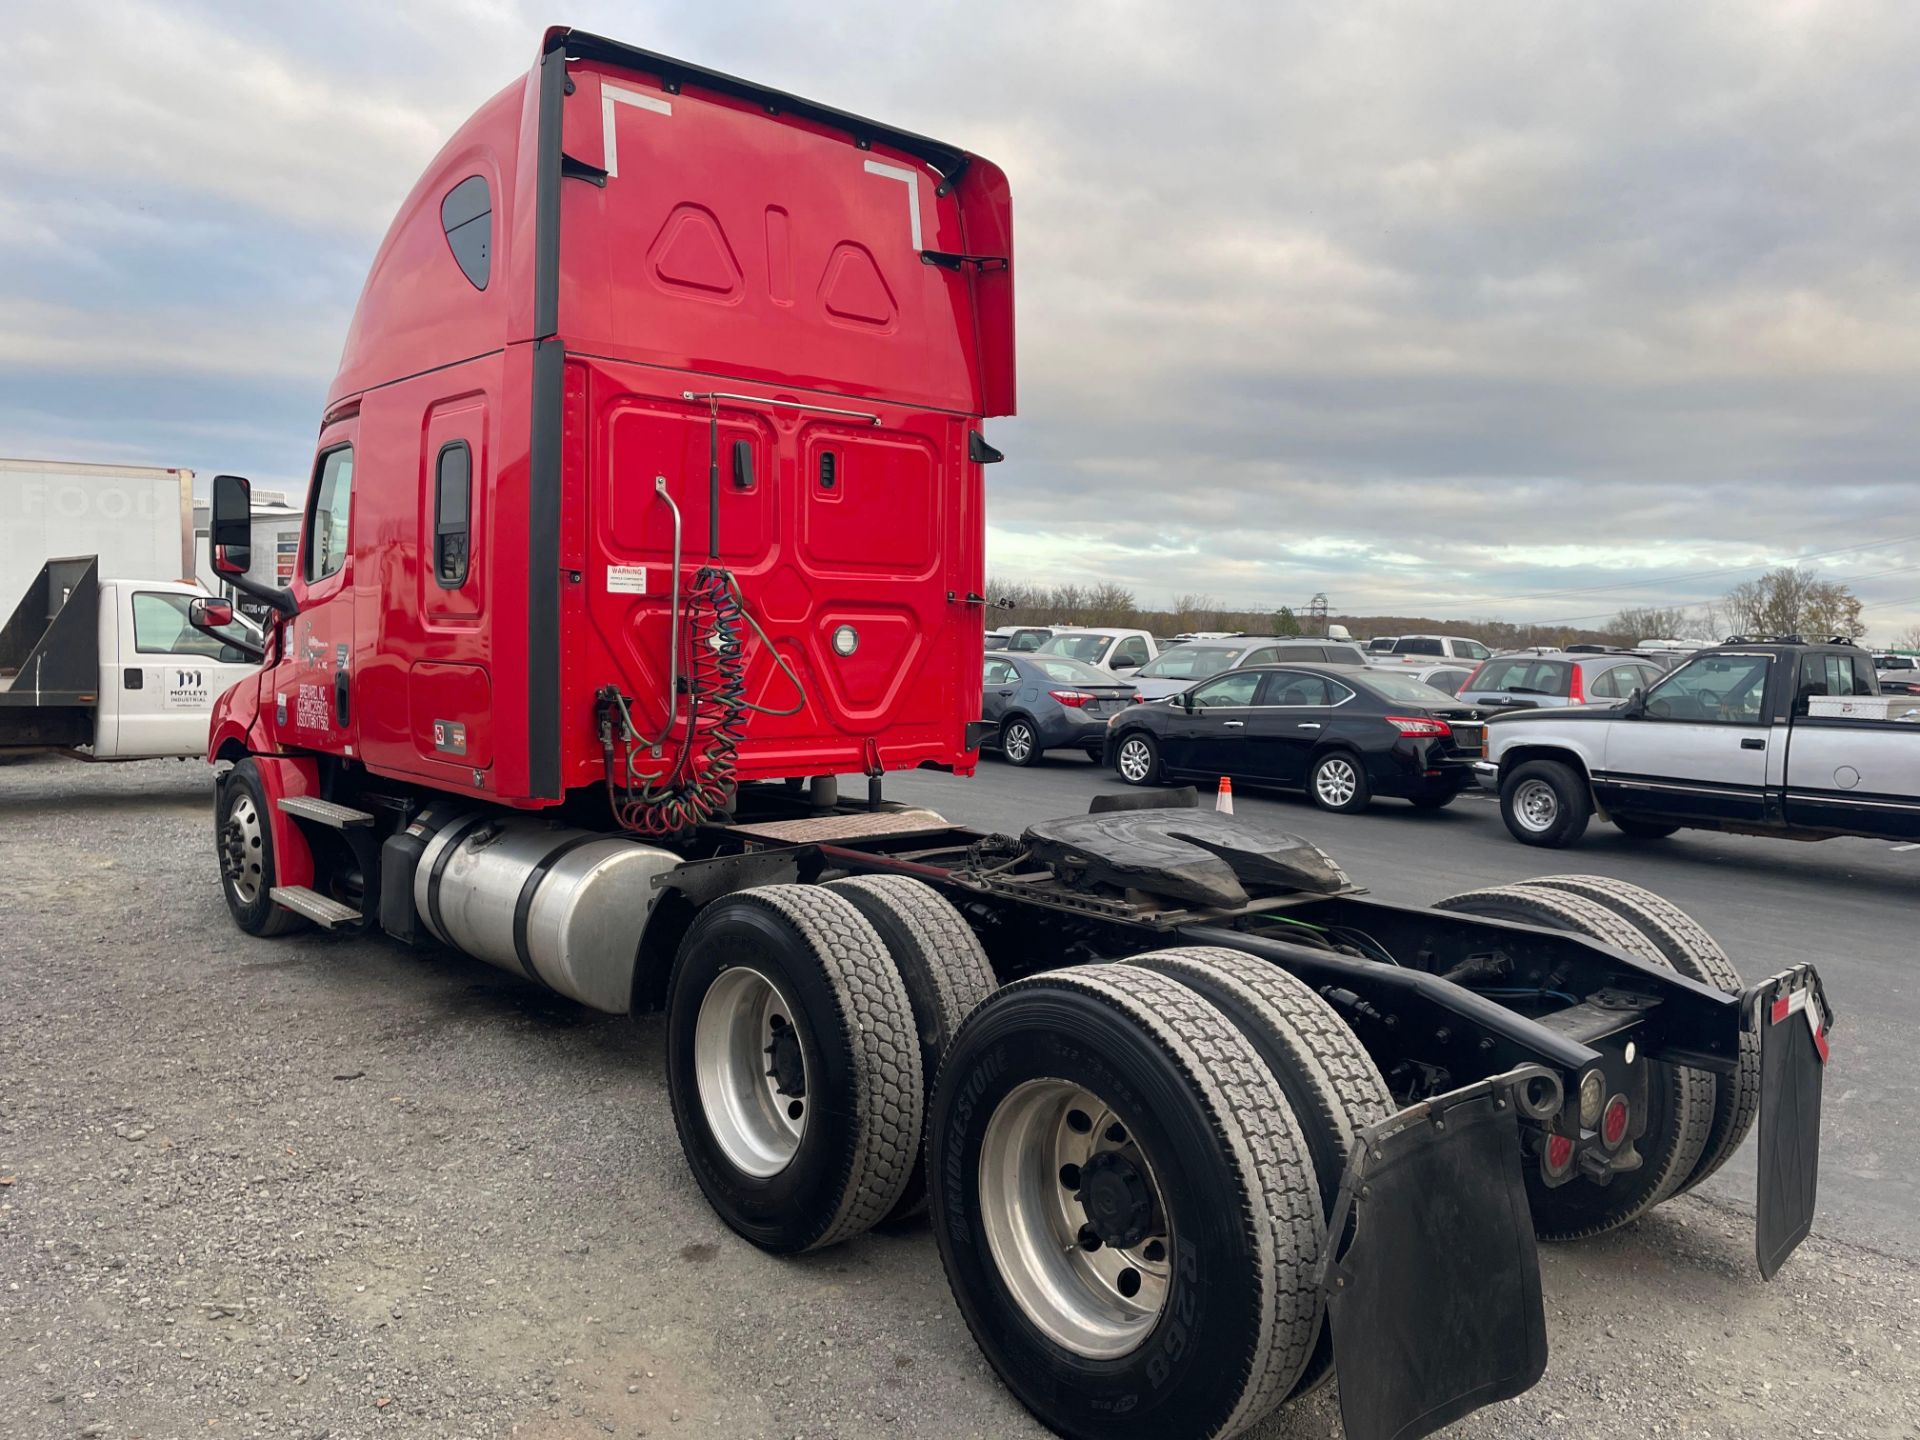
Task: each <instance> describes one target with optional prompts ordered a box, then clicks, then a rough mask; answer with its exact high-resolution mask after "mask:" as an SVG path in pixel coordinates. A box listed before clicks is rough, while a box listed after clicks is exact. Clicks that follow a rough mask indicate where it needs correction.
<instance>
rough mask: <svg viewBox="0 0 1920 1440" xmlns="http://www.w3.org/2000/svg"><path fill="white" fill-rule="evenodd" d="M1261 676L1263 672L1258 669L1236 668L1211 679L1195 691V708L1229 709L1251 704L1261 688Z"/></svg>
mask: <svg viewBox="0 0 1920 1440" xmlns="http://www.w3.org/2000/svg"><path fill="white" fill-rule="evenodd" d="M1260 677H1261V672H1260V671H1257V670H1234V671H1229V672H1228V673H1227V674H1225V675H1222V676H1221V677H1220V678H1219V679H1218V680H1209V681H1208V682H1207V683H1206V684H1205V685H1202V686H1201V687H1200V688H1199V689H1197V690H1195V691H1194V692H1193V708H1194V709H1196V710H1228V709H1232V708H1234V707H1235V706H1240V705H1251V704H1252V703H1253V693H1254V691H1256V690H1258V689H1259V688H1260Z"/></svg>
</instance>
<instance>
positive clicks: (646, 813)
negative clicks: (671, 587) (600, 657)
mask: <svg viewBox="0 0 1920 1440" xmlns="http://www.w3.org/2000/svg"><path fill="white" fill-rule="evenodd" d="M681 613H682V625H681V626H679V627H676V628H678V629H680V631H681V634H677V635H675V636H673V637H672V641H671V643H672V644H674V645H676V646H677V645H679V644H681V643H682V642H683V640H684V643H685V645H686V647H687V653H686V664H685V665H684V666H683V667H682V674H683V676H684V684H685V693H686V707H685V716H684V719H681V718H680V717H679V716H678V715H677V714H676V713H673V712H674V711H677V710H678V708H679V707H678V700H679V697H678V696H673V697H670V699H669V705H670V713H669V715H668V717H667V724H666V726H665V727H664V729H665V732H666V733H668V734H671V732H673V731H674V730H675V729H676V728H678V730H679V743H678V745H677V747H676V749H675V753H674V756H673V760H672V763H671V764H670V765H669V766H668V767H667V769H666V770H665V771H664V772H662V773H659V774H655V775H645V774H641V773H639V769H638V762H637V754H638V751H639V749H640V747H641V746H642V745H643V744H644V743H645V742H644V741H643V740H642V738H641V736H640V735H639V732H638V731H637V730H636V729H635V727H634V724H633V716H632V714H631V712H630V711H629V710H628V708H627V702H626V697H624V696H623V695H621V694H620V692H619V691H618V690H617V689H614V688H612V687H608V688H607V689H606V690H603V691H602V692H601V702H602V703H601V707H600V712H601V713H600V746H601V750H602V752H603V754H604V755H605V757H606V768H607V800H608V803H609V804H610V805H611V806H612V809H613V815H614V819H615V820H616V821H617V822H618V823H619V824H620V826H621V827H622V828H623V829H627V830H632V831H635V832H636V833H638V834H641V835H647V836H652V837H655V838H661V837H666V836H671V835H681V834H685V833H686V832H688V831H690V830H693V829H694V828H696V827H697V826H700V825H704V824H706V823H707V822H708V821H710V820H712V819H714V818H715V817H716V816H719V815H722V814H724V813H725V812H727V811H729V810H731V809H732V808H733V798H734V792H735V788H736V787H735V782H734V774H735V770H736V768H737V766H736V762H737V759H738V756H739V752H740V741H741V738H742V737H743V735H744V734H745V732H746V725H747V716H748V715H750V714H761V715H775V716H784V715H798V714H799V713H800V711H801V710H802V709H804V708H805V706H806V692H805V690H804V688H803V687H802V686H801V684H800V677H799V676H798V675H797V674H796V673H795V672H794V669H793V666H792V665H791V664H790V663H788V661H787V658H786V656H784V655H782V654H781V653H780V652H779V651H778V650H777V649H776V648H775V647H774V644H773V642H772V641H771V640H769V639H768V638H767V633H766V631H764V630H762V629H761V628H760V624H759V622H758V621H756V620H755V619H754V618H753V615H752V614H751V612H749V611H748V609H747V607H746V603H745V601H743V600H742V598H741V596H740V587H739V584H738V582H736V581H735V579H734V576H733V572H732V571H730V570H726V569H723V568H721V567H720V566H717V565H707V566H703V567H701V568H700V569H699V570H698V571H696V572H695V573H694V576H693V583H692V584H691V585H690V586H689V587H688V590H687V594H686V597H685V604H684V607H683V608H682V612H681ZM749 628H750V629H751V630H752V631H753V633H754V634H755V635H757V636H759V637H760V642H761V644H763V645H765V646H766V647H767V653H768V654H770V655H771V656H772V657H773V660H774V663H775V664H776V665H777V666H778V667H779V668H780V670H781V672H782V673H783V674H785V675H786V677H787V679H788V680H789V681H790V682H791V683H792V685H793V688H794V692H795V697H796V698H795V701H794V703H793V705H792V706H791V707H790V708H788V709H785V710H775V709H771V708H769V707H767V706H764V705H756V704H754V703H752V702H751V701H749V700H748V699H747V653H746V645H745V639H746V634H745V632H746V631H747V629H749ZM616 715H617V717H618V719H617V723H616V720H615V716H616ZM676 722H678V723H677V726H676ZM616 729H617V733H616ZM616 746H620V747H623V748H624V750H625V759H624V763H623V764H621V765H618V766H616V763H615V759H614V751H615V748H616ZM616 769H618V770H619V771H621V772H622V774H623V780H622V781H621V782H620V783H618V784H616V782H615V778H614V776H615V772H616Z"/></svg>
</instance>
